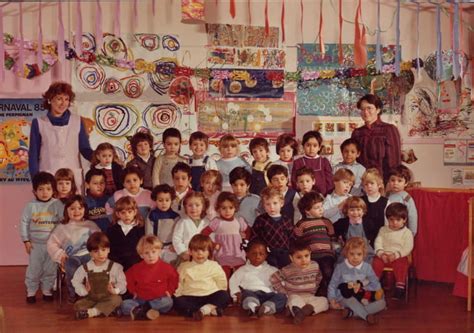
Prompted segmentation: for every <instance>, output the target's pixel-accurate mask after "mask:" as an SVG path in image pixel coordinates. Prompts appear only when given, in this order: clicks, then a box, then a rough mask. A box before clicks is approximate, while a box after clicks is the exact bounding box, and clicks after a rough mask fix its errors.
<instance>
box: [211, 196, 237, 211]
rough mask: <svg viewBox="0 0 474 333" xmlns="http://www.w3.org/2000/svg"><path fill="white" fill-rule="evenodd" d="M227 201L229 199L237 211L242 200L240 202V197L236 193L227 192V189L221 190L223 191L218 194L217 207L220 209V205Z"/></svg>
mask: <svg viewBox="0 0 474 333" xmlns="http://www.w3.org/2000/svg"><path fill="white" fill-rule="evenodd" d="M225 201H229V202H230V203H231V204H232V205H233V206H234V208H235V211H236V212H237V211H238V210H239V206H240V202H239V199H237V196H236V195H235V194H234V193H231V192H226V191H224V192H221V193H220V194H219V195H218V196H217V200H216V205H215V209H216V210H218V209H219V207H220V206H221V205H222V204H223V203H224V202H225Z"/></svg>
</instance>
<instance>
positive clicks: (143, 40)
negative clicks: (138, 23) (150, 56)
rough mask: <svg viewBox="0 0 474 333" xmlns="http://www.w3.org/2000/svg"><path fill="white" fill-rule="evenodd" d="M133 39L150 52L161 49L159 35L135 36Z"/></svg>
mask: <svg viewBox="0 0 474 333" xmlns="http://www.w3.org/2000/svg"><path fill="white" fill-rule="evenodd" d="M133 37H135V40H136V41H137V42H138V44H140V45H141V47H143V48H144V49H147V50H148V51H150V52H151V51H155V50H157V49H158V48H159V47H160V36H159V35H157V34H134V35H133ZM165 37H166V36H165Z"/></svg>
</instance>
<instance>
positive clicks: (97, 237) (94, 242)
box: [86, 231, 110, 252]
mask: <svg viewBox="0 0 474 333" xmlns="http://www.w3.org/2000/svg"><path fill="white" fill-rule="evenodd" d="M86 246H87V251H89V252H92V251H95V250H98V249H101V248H102V249H110V241H109V238H108V237H107V235H106V234H105V233H103V232H102V231H96V232H94V233H92V234H91V235H90V236H89V239H87V244H86Z"/></svg>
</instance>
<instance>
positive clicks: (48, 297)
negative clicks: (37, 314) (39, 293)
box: [43, 294, 54, 302]
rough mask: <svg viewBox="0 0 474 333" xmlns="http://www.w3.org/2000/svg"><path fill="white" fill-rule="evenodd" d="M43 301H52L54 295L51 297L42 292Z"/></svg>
mask: <svg viewBox="0 0 474 333" xmlns="http://www.w3.org/2000/svg"><path fill="white" fill-rule="evenodd" d="M43 301H45V302H52V301H54V297H53V295H44V294H43Z"/></svg>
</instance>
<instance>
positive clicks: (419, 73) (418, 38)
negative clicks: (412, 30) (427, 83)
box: [416, 2, 421, 80]
mask: <svg viewBox="0 0 474 333" xmlns="http://www.w3.org/2000/svg"><path fill="white" fill-rule="evenodd" d="M420 65H421V64H420V3H418V2H417V3H416V75H417V77H418V80H420V79H421V71H420V70H421V68H420V67H421V66H420Z"/></svg>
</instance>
